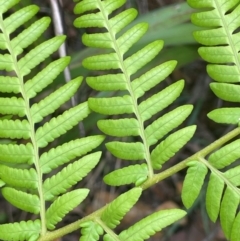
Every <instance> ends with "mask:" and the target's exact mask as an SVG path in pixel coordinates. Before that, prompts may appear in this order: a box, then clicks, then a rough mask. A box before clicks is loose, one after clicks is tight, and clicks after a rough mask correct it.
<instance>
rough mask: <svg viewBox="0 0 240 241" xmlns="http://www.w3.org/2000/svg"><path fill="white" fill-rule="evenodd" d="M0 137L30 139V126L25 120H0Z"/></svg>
mask: <svg viewBox="0 0 240 241" xmlns="http://www.w3.org/2000/svg"><path fill="white" fill-rule="evenodd" d="M0 137H2V138H11V139H15V138H16V139H21V138H23V139H28V138H30V125H29V123H28V121H27V120H23V121H20V120H15V121H14V120H6V119H5V120H0Z"/></svg>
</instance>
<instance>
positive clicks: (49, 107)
mask: <svg viewBox="0 0 240 241" xmlns="http://www.w3.org/2000/svg"><path fill="white" fill-rule="evenodd" d="M81 82H82V77H78V78H76V79H74V80H72V81H69V82H68V83H67V84H66V85H63V86H62V87H61V88H59V89H57V90H56V91H55V92H53V93H52V94H50V95H49V96H47V97H46V98H45V99H43V100H41V101H40V102H39V103H36V104H34V105H32V107H31V109H30V111H31V116H32V119H33V122H34V123H37V122H40V121H42V119H43V118H44V117H45V116H47V115H49V114H51V113H53V112H54V111H55V110H56V109H58V108H59V107H60V106H61V105H62V104H64V103H65V102H67V101H68V100H69V99H70V98H71V97H72V96H73V95H74V94H75V93H76V91H77V89H78V88H79V86H80V84H81Z"/></svg>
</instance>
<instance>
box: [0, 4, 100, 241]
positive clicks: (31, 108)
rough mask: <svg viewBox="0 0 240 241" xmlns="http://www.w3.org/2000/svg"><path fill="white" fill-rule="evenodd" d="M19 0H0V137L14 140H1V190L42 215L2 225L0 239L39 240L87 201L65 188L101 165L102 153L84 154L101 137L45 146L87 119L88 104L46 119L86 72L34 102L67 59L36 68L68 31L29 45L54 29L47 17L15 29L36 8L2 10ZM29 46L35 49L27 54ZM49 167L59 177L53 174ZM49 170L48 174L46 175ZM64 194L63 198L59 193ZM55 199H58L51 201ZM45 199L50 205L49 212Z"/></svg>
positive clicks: (17, 204) (82, 192)
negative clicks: (6, 141)
mask: <svg viewBox="0 0 240 241" xmlns="http://www.w3.org/2000/svg"><path fill="white" fill-rule="evenodd" d="M18 2H19V1H18V0H0V15H1V16H0V30H1V33H0V49H1V50H3V53H5V54H0V69H1V70H6V71H5V72H2V74H3V73H6V76H0V92H1V93H8V94H7V95H4V96H6V97H1V98H0V114H1V115H9V117H8V118H5V117H3V118H0V137H1V138H7V139H11V140H12V142H10V143H6V144H4V143H1V144H0V159H1V161H0V187H1V193H2V195H3V197H4V198H5V199H6V200H7V201H8V202H9V203H11V204H12V205H14V206H15V207H17V208H19V209H21V210H24V211H26V212H30V213H34V214H36V215H37V218H36V220H35V221H34V222H33V221H28V222H20V223H14V224H4V225H0V239H1V240H13V241H19V240H30V241H34V240H37V239H38V237H39V235H40V234H41V236H42V237H43V236H44V235H45V234H46V233H47V231H48V229H54V228H55V225H56V224H57V223H58V222H59V221H61V220H62V218H63V217H64V216H65V215H66V214H67V213H68V212H69V211H71V210H72V209H73V208H75V207H76V206H77V205H78V204H79V203H80V202H82V201H83V199H85V197H86V196H87V194H88V190H85V189H80V190H75V191H72V192H69V193H67V189H68V188H70V187H72V185H74V184H75V183H76V182H77V181H79V180H81V179H82V178H83V177H84V176H86V175H87V174H88V172H90V171H91V169H92V168H94V167H95V166H96V164H97V163H98V161H99V159H100V156H101V153H100V152H96V153H94V154H89V155H86V154H88V153H89V152H90V151H92V150H93V149H94V148H96V147H97V146H98V145H100V144H101V143H102V141H103V140H104V137H103V136H100V135H99V136H94V137H87V138H82V139H77V140H73V141H71V142H68V143H64V144H63V145H61V146H58V147H56V148H52V149H50V150H48V151H46V152H44V151H42V150H40V148H42V147H46V146H47V145H48V143H49V142H51V141H54V140H55V139H56V138H57V137H59V136H60V135H62V134H64V133H66V132H67V131H68V130H70V129H71V128H73V127H74V126H75V125H77V124H78V122H79V121H81V120H83V119H84V118H85V117H87V116H88V114H89V113H90V109H89V108H88V104H87V103H86V102H85V103H81V104H79V105H76V106H74V107H72V108H70V109H69V110H67V111H65V112H64V113H62V114H60V115H58V116H56V117H53V118H52V117H51V116H49V115H50V114H53V113H54V112H55V111H56V110H57V109H58V108H59V107H60V106H61V105H62V104H64V103H66V102H67V101H68V100H69V99H70V98H71V97H72V96H73V95H74V94H75V93H76V91H77V89H78V87H79V86H80V84H81V82H82V77H79V78H76V79H74V80H72V81H70V82H69V83H68V84H65V85H64V86H62V87H61V88H59V89H57V90H55V91H54V92H53V93H51V94H49V95H48V96H47V97H45V98H44V99H42V100H41V101H40V102H38V103H35V104H32V103H34V101H35V100H31V101H30V99H32V98H33V97H35V96H36V95H37V94H38V93H40V92H41V91H42V90H43V89H45V88H46V87H48V86H49V85H50V84H51V83H52V82H53V80H54V79H55V78H56V77H57V76H58V75H59V74H60V73H61V72H62V71H63V70H64V68H65V67H66V66H67V65H68V63H69V62H70V58H69V57H64V58H60V59H58V60H55V61H53V62H51V63H50V64H49V65H48V66H46V67H45V68H43V69H42V70H40V71H39V70H38V69H36V68H35V67H36V66H37V65H39V64H40V63H41V62H42V61H44V60H45V59H46V58H48V57H49V56H51V55H52V54H53V53H54V52H55V51H56V50H57V49H58V48H59V47H60V45H61V44H62V43H63V41H64V39H65V36H57V37H54V38H52V39H50V40H47V41H45V42H43V43H41V44H39V45H36V47H35V48H33V49H31V45H32V44H33V43H34V42H35V41H36V40H37V39H38V38H39V37H40V36H41V35H42V34H43V32H44V31H45V30H46V29H47V27H48V26H49V24H50V19H49V18H48V17H44V18H41V19H40V20H37V21H35V22H34V23H32V25H31V26H29V27H27V28H26V27H25V26H24V28H25V30H23V31H22V32H21V31H20V30H19V29H18V28H19V27H22V25H23V24H25V23H27V22H28V21H29V20H30V19H31V18H33V17H34V16H35V15H36V13H37V11H38V9H39V8H38V7H37V6H34V5H31V6H28V7H26V8H22V9H20V10H18V11H17V12H15V13H12V14H11V12H9V14H4V13H5V12H6V11H8V10H10V8H11V7H12V6H14V5H15V4H17V3H18ZM3 14H4V15H3ZM5 16H8V17H7V18H5ZM16 30H17V31H16ZM12 36H13V37H12ZM26 48H29V49H30V50H29V52H27V51H28V50H27V49H26ZM10 71H11V73H10ZM28 74H31V77H32V79H29V75H28ZM8 75H9V76H8ZM10 76H11V77H10ZM16 94H17V95H16ZM35 102H36V101H35ZM47 116H48V117H49V118H48V119H49V121H48V122H46V121H45V122H44V124H43V125H42V126H41V123H40V122H41V121H42V120H43V118H45V117H47ZM36 123H38V124H37V125H35V124H36ZM24 140H26V141H24ZM39 153H41V156H40V154H39ZM85 155H86V156H85ZM76 157H81V159H80V160H77V161H74V162H72V163H71V164H69V165H68V166H66V167H65V168H63V169H62V170H54V169H56V168H58V167H60V166H61V165H63V164H65V163H68V162H70V161H72V160H73V159H74V158H76ZM52 170H54V174H55V175H52V174H51V173H50V172H51V171H52ZM45 173H50V175H49V176H48V179H46V180H44V179H45V177H44V176H43V174H45ZM59 194H63V195H62V196H60V197H58V195H59ZM53 198H56V199H55V200H54V201H52V199H53ZM46 201H50V202H52V204H50V207H49V208H48V209H47V211H45V210H46V207H45V206H46Z"/></svg>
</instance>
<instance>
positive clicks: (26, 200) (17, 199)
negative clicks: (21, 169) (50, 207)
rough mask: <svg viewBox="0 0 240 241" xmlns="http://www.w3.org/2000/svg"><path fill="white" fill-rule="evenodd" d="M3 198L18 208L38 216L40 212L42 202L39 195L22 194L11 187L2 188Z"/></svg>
mask: <svg viewBox="0 0 240 241" xmlns="http://www.w3.org/2000/svg"><path fill="white" fill-rule="evenodd" d="M2 195H3V197H4V198H5V199H6V200H7V201H8V202H10V203H11V204H12V205H14V206H15V207H17V208H20V209H22V210H24V211H27V212H30V213H35V214H38V213H39V211H40V200H39V197H38V196H37V195H33V194H30V193H26V192H22V191H19V190H16V189H14V188H11V187H3V188H2Z"/></svg>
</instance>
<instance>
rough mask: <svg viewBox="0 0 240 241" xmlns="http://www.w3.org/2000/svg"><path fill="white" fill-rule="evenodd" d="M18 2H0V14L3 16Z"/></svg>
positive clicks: (14, 0) (8, 0)
mask: <svg viewBox="0 0 240 241" xmlns="http://www.w3.org/2000/svg"><path fill="white" fill-rule="evenodd" d="M19 1H20V0H7V1H1V2H0V13H1V14H3V13H5V12H6V11H7V10H9V9H10V8H11V7H12V6H14V5H16V4H17V3H18V2H19Z"/></svg>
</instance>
